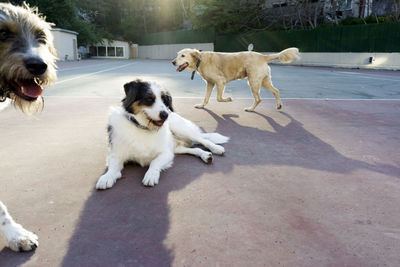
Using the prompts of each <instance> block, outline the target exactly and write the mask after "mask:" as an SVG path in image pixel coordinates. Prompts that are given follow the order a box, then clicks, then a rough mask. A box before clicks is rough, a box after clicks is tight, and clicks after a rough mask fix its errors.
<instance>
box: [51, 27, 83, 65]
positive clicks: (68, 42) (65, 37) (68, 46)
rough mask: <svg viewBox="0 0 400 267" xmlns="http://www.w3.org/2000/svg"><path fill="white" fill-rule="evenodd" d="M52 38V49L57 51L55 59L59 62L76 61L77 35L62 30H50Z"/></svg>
mask: <svg viewBox="0 0 400 267" xmlns="http://www.w3.org/2000/svg"><path fill="white" fill-rule="evenodd" d="M51 32H52V34H53V36H54V47H55V48H56V50H57V57H58V59H59V60H61V61H65V60H77V59H78V53H77V33H74V32H72V31H65V30H62V29H52V31H51Z"/></svg>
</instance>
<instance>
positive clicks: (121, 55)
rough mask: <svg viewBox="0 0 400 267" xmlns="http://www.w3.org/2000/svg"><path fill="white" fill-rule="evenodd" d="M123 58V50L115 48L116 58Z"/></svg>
mask: <svg viewBox="0 0 400 267" xmlns="http://www.w3.org/2000/svg"><path fill="white" fill-rule="evenodd" d="M123 56H124V48H123V47H117V57H123Z"/></svg>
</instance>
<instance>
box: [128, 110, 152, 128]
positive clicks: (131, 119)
mask: <svg viewBox="0 0 400 267" xmlns="http://www.w3.org/2000/svg"><path fill="white" fill-rule="evenodd" d="M125 118H126V119H127V120H128V121H130V122H132V123H133V124H134V125H135V126H136V127H138V128H139V129H143V130H150V129H149V128H148V127H146V126H143V125H141V124H140V123H139V122H138V121H137V120H136V118H135V117H134V116H133V115H131V114H125Z"/></svg>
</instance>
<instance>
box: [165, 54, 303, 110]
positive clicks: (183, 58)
mask: <svg viewBox="0 0 400 267" xmlns="http://www.w3.org/2000/svg"><path fill="white" fill-rule="evenodd" d="M299 58H300V53H299V50H298V49H297V48H294V47H292V48H288V49H285V50H283V51H282V52H280V53H277V54H270V55H263V54H260V53H257V52H238V53H219V52H200V51H199V50H197V49H190V48H185V49H183V50H181V51H179V52H178V56H177V57H176V58H175V59H174V60H173V61H172V64H173V65H174V66H178V68H177V71H183V70H185V69H187V70H189V71H196V70H197V71H198V72H199V74H200V75H201V77H202V78H203V79H204V80H205V81H206V83H207V91H206V96H205V98H204V101H203V103H202V104H197V105H195V107H196V108H203V107H204V106H205V105H207V103H208V101H209V99H210V96H211V92H212V90H213V89H214V87H215V85H216V86H217V101H219V102H231V101H232V98H230V97H228V98H224V97H223V93H224V89H225V85H226V83H228V82H230V81H233V80H239V79H244V78H246V77H247V78H248V83H249V86H250V88H251V92H252V94H253V96H254V103H253V105H252V106H251V107H248V108H246V109H245V111H254V109H255V108H256V107H257V105H258V104H259V103H260V102H261V97H260V88H261V86H262V87H264V88H265V89H267V90H268V91H270V92H271V93H273V94H274V96H275V99H276V107H277V109H281V108H282V102H281V99H280V97H279V90H278V89H277V88H275V87H274V86H273V85H272V81H271V68H270V67H269V66H268V64H267V63H268V62H270V61H273V60H279V61H280V62H283V63H289V62H292V61H295V60H298V59H299Z"/></svg>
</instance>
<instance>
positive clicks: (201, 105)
mask: <svg viewBox="0 0 400 267" xmlns="http://www.w3.org/2000/svg"><path fill="white" fill-rule="evenodd" d="M204 106H205V105H204V104H196V105H194V107H195V108H204Z"/></svg>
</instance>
